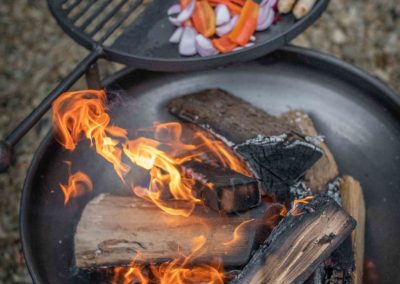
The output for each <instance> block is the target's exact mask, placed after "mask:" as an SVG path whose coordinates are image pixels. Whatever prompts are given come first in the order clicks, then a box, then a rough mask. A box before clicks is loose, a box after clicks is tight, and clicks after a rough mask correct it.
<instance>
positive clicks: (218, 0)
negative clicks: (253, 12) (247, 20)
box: [208, 0, 242, 14]
mask: <svg viewBox="0 0 400 284" xmlns="http://www.w3.org/2000/svg"><path fill="white" fill-rule="evenodd" d="M208 1H209V2H210V3H211V5H213V6H216V5H217V4H225V5H226V6H227V7H228V9H229V10H230V11H231V12H232V13H234V14H240V12H241V11H242V7H240V6H239V5H237V4H235V3H233V2H231V1H230V0H208Z"/></svg>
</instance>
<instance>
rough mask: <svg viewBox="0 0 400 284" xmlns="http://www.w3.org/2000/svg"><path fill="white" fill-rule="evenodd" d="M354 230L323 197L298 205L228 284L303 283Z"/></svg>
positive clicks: (346, 216)
mask: <svg viewBox="0 0 400 284" xmlns="http://www.w3.org/2000/svg"><path fill="white" fill-rule="evenodd" d="M355 226H356V222H355V220H354V219H353V218H352V217H351V216H350V215H349V214H347V213H346V212H345V211H344V210H343V209H342V208H341V207H340V206H339V205H338V204H337V203H336V202H335V201H334V200H333V199H331V198H330V197H327V196H325V195H320V196H317V197H315V198H314V199H313V200H311V201H310V203H308V204H298V205H297V206H296V207H295V210H293V209H292V210H291V211H290V212H289V214H288V215H287V216H286V217H285V218H284V219H283V220H282V221H281V222H280V223H279V225H278V226H277V227H276V228H275V229H274V230H273V231H272V233H271V234H270V235H269V237H268V238H267V240H266V241H265V242H264V244H263V245H261V246H260V248H259V249H258V250H257V251H256V253H255V254H254V255H253V257H252V258H251V259H250V261H249V263H248V264H247V265H246V266H245V268H244V269H243V270H242V272H241V273H240V274H239V275H238V276H237V277H236V278H235V279H234V280H233V281H232V282H231V284H238V283H252V284H254V283H301V282H304V281H305V280H307V279H308V278H309V276H310V275H311V274H312V273H313V272H314V271H315V270H316V268H317V267H318V265H319V264H320V263H321V262H322V261H323V260H324V259H326V258H327V257H328V256H329V255H330V254H331V253H332V252H333V251H334V250H335V249H336V248H337V247H338V246H339V245H340V244H341V243H342V242H343V241H344V240H345V239H346V238H347V237H348V236H349V235H350V233H351V232H352V230H353V229H354V228H355Z"/></svg>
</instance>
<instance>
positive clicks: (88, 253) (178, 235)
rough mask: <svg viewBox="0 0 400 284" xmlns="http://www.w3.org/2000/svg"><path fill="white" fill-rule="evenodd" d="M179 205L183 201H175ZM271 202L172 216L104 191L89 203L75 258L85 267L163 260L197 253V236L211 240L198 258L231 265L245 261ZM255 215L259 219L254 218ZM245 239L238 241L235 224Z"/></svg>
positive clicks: (200, 209) (78, 233)
mask: <svg viewBox="0 0 400 284" xmlns="http://www.w3.org/2000/svg"><path fill="white" fill-rule="evenodd" d="M173 204H175V205H177V206H179V205H181V202H174V203H173ZM267 210H268V206H267V205H265V204H263V205H262V206H258V207H257V208H254V209H252V210H249V211H248V212H246V213H244V214H235V215H233V216H232V215H226V214H222V213H218V212H216V211H214V210H211V209H209V208H207V207H204V206H198V207H197V208H196V210H195V212H194V213H193V215H191V216H189V217H180V216H171V215H168V214H166V213H164V212H163V211H161V210H160V209H159V208H158V207H156V206H155V205H153V204H151V203H150V202H148V201H146V200H143V199H140V198H137V197H133V196H129V197H127V196H112V195H107V194H101V195H99V196H97V197H96V198H94V199H93V200H92V201H91V202H89V203H88V204H87V206H86V207H85V209H84V211H83V213H82V217H81V219H80V221H79V224H78V226H77V229H76V233H75V239H74V241H75V259H76V265H77V266H78V267H80V268H96V267H107V266H115V265H127V264H129V263H130V262H131V261H132V260H133V259H134V258H135V257H138V254H140V257H139V258H138V259H137V260H138V261H144V262H146V263H148V262H156V263H158V262H162V261H166V260H171V259H172V258H175V257H177V256H181V255H182V254H184V255H188V254H189V253H190V252H191V246H192V240H193V238H195V237H198V236H200V235H203V236H205V238H206V239H207V243H206V245H205V247H204V249H203V250H202V255H201V256H200V257H199V258H197V259H196V260H197V261H199V262H202V261H203V262H204V261H210V260H212V259H213V258H214V257H221V258H222V260H223V262H224V264H226V265H227V266H238V265H244V264H245V263H246V262H247V261H248V260H249V258H250V254H251V251H252V249H253V246H254V245H255V241H256V234H257V228H256V227H255V226H256V224H255V223H256V221H257V220H260V219H262V218H263V216H264V214H265V213H266V211H267ZM251 219H254V221H250V220H251ZM245 221H248V223H247V224H246V225H243V226H244V227H243V229H240V230H238V232H237V233H238V236H239V240H238V241H235V242H230V241H232V238H233V232H234V230H235V228H236V227H237V226H238V225H239V224H241V223H242V222H245Z"/></svg>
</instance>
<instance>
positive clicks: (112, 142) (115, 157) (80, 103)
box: [52, 90, 129, 179]
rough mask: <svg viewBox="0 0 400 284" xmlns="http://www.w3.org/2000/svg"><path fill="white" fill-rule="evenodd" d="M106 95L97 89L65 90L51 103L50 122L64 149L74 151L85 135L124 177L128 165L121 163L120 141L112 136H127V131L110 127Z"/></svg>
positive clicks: (121, 176) (120, 175) (119, 174)
mask: <svg viewBox="0 0 400 284" xmlns="http://www.w3.org/2000/svg"><path fill="white" fill-rule="evenodd" d="M105 103H106V94H105V92H104V91H102V90H100V91H97V90H85V91H78V92H67V93H64V94H63V95H62V96H60V97H59V98H58V99H57V100H55V101H54V102H53V105H52V110H53V125H54V128H55V130H56V132H57V140H58V141H59V142H60V144H61V145H63V146H64V147H65V149H67V150H70V151H73V150H75V148H76V145H77V143H78V141H79V139H80V138H81V136H82V135H84V136H85V137H86V138H87V139H89V140H90V141H91V145H93V144H94V146H95V148H96V152H97V153H98V154H99V155H101V156H102V157H103V158H104V159H106V160H107V161H109V162H110V163H111V164H112V165H113V166H114V169H115V171H116V172H117V174H118V176H119V177H120V178H121V179H123V176H124V175H125V174H126V173H127V172H128V171H129V167H128V166H127V165H125V164H124V163H122V162H121V155H122V150H121V149H120V148H119V147H117V146H118V144H119V141H118V140H116V139H114V138H111V137H110V136H108V135H111V136H113V137H115V138H124V139H126V134H127V132H126V130H125V129H122V128H119V127H117V126H111V125H109V124H110V116H109V115H108V114H107V112H106V110H107V109H106V107H105Z"/></svg>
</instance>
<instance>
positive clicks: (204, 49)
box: [196, 34, 218, 56]
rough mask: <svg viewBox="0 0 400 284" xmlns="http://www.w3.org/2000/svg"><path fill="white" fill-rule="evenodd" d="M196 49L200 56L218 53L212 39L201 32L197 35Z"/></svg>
mask: <svg viewBox="0 0 400 284" xmlns="http://www.w3.org/2000/svg"><path fill="white" fill-rule="evenodd" d="M196 49H197V52H198V53H199V54H200V56H211V55H215V54H218V50H217V49H216V48H215V47H214V45H213V43H212V41H211V40H210V39H209V38H206V37H205V36H203V35H201V34H199V35H197V36H196Z"/></svg>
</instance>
